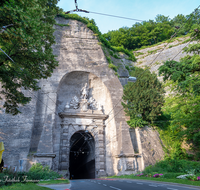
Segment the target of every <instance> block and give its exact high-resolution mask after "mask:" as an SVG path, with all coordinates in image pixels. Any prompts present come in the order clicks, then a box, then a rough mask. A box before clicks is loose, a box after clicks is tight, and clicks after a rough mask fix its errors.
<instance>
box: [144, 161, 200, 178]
mask: <svg viewBox="0 0 200 190" xmlns="http://www.w3.org/2000/svg"><path fill="white" fill-rule="evenodd" d="M189 170H193V171H194V173H195V174H196V173H199V172H200V163H199V162H194V161H187V160H179V159H170V160H161V161H159V162H157V163H156V164H155V165H154V166H148V167H146V168H145V170H144V172H145V173H153V172H158V173H166V172H173V173H174V176H176V175H177V176H178V175H179V174H180V175H182V174H186V173H187V172H188V171H189ZM175 173H177V174H175ZM170 176H173V174H169V178H170ZM177 176H176V177H177Z"/></svg>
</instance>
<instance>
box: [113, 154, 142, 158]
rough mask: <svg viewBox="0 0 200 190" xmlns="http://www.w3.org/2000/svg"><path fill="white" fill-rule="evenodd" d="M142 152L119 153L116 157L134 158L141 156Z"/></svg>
mask: <svg viewBox="0 0 200 190" xmlns="http://www.w3.org/2000/svg"><path fill="white" fill-rule="evenodd" d="M141 156H142V155H141V154H118V155H116V156H115V157H116V158H130V157H131V158H132V157H141Z"/></svg>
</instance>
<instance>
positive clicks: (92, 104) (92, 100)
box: [88, 97, 97, 110]
mask: <svg viewBox="0 0 200 190" xmlns="http://www.w3.org/2000/svg"><path fill="white" fill-rule="evenodd" d="M88 105H89V106H90V107H91V108H92V109H93V110H94V109H96V105H97V102H96V100H95V99H94V98H92V97H90V98H89V100H88Z"/></svg>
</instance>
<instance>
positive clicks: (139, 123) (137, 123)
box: [127, 117, 148, 128]
mask: <svg viewBox="0 0 200 190" xmlns="http://www.w3.org/2000/svg"><path fill="white" fill-rule="evenodd" d="M127 123H128V125H129V126H130V127H131V128H136V127H144V126H145V125H148V122H147V121H144V120H143V119H142V118H141V117H136V118H132V119H130V120H129V121H127Z"/></svg>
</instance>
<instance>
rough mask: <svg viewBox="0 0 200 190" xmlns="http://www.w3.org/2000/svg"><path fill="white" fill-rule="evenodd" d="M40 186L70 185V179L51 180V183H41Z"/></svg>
mask: <svg viewBox="0 0 200 190" xmlns="http://www.w3.org/2000/svg"><path fill="white" fill-rule="evenodd" d="M38 184H42V185H50V184H69V180H68V179H64V180H49V181H40V182H39V183H38Z"/></svg>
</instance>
